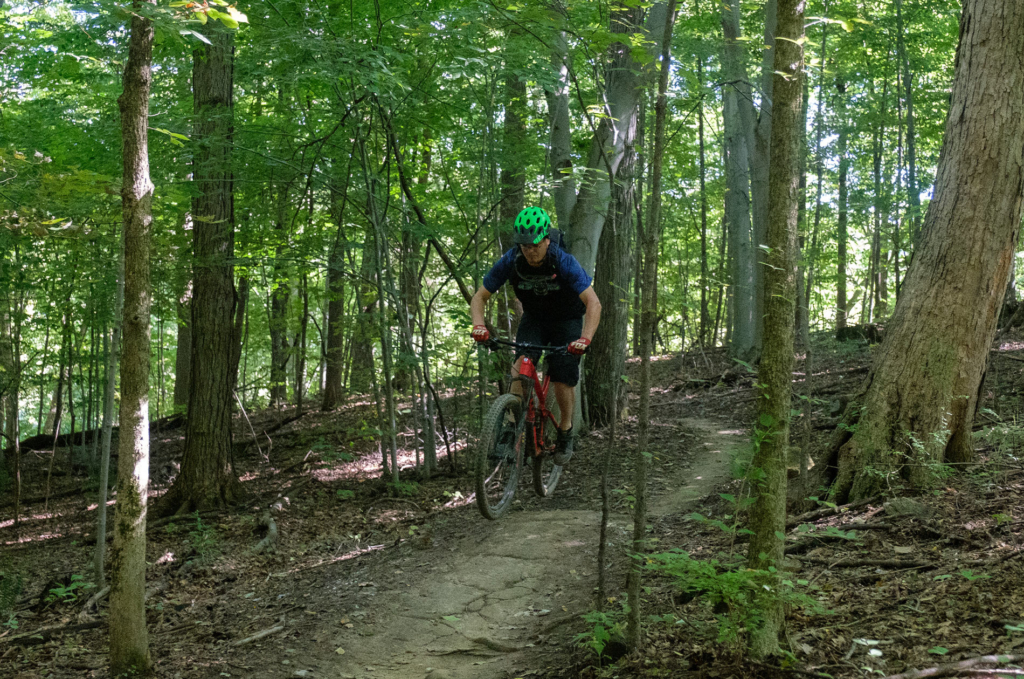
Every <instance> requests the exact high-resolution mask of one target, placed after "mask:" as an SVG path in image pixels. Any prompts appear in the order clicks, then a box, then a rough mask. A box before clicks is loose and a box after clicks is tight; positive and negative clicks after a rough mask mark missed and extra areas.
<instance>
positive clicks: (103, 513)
mask: <svg viewBox="0 0 1024 679" xmlns="http://www.w3.org/2000/svg"><path fill="white" fill-rule="evenodd" d="M118 250H119V252H118V255H117V292H115V293H114V327H113V328H112V329H111V332H110V340H109V342H110V345H109V347H108V346H107V342H108V339H107V335H106V334H104V335H103V344H104V347H105V349H106V351H105V352H104V353H106V355H107V367H106V382H107V384H106V388H105V390H104V392H103V433H102V443H101V445H100V487H99V490H98V493H99V500H98V502H97V506H96V535H106V534H107V492H108V490H109V488H110V447H111V439H112V438H113V430H114V391H115V390H116V389H117V372H118V369H119V367H120V365H121V364H120V358H121V316H122V310H123V308H124V247H123V246H122V247H120V248H118ZM106 554H107V541H106V540H105V539H104V540H96V551H95V552H94V553H93V570H94V573H95V575H96V582H97V584H98V585H99V586H101V587H102V586H103V584H104V583H105V582H106V580H107V576H106V571H105V561H106Z"/></svg>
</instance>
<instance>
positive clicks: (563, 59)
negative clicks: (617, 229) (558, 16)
mask: <svg viewBox="0 0 1024 679" xmlns="http://www.w3.org/2000/svg"><path fill="white" fill-rule="evenodd" d="M551 11H552V12H555V10H554V9H552V10H551ZM568 58H569V46H568V44H567V43H566V39H565V33H564V32H561V31H559V32H556V33H555V35H554V36H553V38H552V54H551V65H552V67H553V68H554V69H555V72H556V73H557V74H558V77H557V78H556V80H555V82H556V85H555V87H554V88H553V89H550V90H545V92H544V94H545V96H546V97H547V102H548V117H549V118H550V121H551V137H550V141H549V146H548V162H549V164H550V171H551V181H552V183H553V188H552V191H551V192H552V196H553V197H554V199H555V217H556V220H557V223H558V226H559V227H560V228H561V229H562V230H565V229H567V228H568V226H569V218H570V215H571V214H572V209H573V207H574V206H575V205H576V180H575V179H573V176H572V128H571V125H570V120H569V65H568Z"/></svg>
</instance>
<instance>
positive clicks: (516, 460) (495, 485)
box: [476, 394, 525, 520]
mask: <svg viewBox="0 0 1024 679" xmlns="http://www.w3.org/2000/svg"><path fill="white" fill-rule="evenodd" d="M522 413H523V404H522V401H521V400H520V399H519V397H518V396H516V395H515V394H504V395H502V396H499V397H498V398H497V399H496V400H495V401H494V403H492V404H491V409H490V410H488V411H487V416H486V417H485V418H484V426H483V431H482V432H481V435H480V449H479V451H478V453H477V463H476V506H477V507H478V508H479V509H480V513H481V514H483V515H484V517H485V518H488V519H491V520H494V519H497V518H499V517H501V516H502V515H503V514H504V513H505V512H507V511H508V510H509V507H511V506H512V499H513V498H514V497H515V494H516V484H518V483H519V469H520V467H521V466H522V463H523V438H524V437H523V434H524V427H525V422H524V418H523V417H522Z"/></svg>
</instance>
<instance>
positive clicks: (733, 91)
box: [722, 0, 757, 361]
mask: <svg viewBox="0 0 1024 679" xmlns="http://www.w3.org/2000/svg"><path fill="white" fill-rule="evenodd" d="M722 33H723V35H724V38H725V40H724V46H723V48H722V69H723V71H724V76H725V81H726V84H725V85H724V87H723V89H722V99H723V118H724V123H725V182H726V192H725V221H726V222H727V223H728V228H729V274H730V279H731V282H732V284H731V286H730V290H729V299H730V310H731V313H730V314H729V320H730V328H731V330H730V332H729V340H730V342H729V346H730V351H731V353H732V355H733V356H735V357H736V358H739V359H740V360H744V361H749V360H751V359H752V358H754V356H755V354H756V353H757V337H756V330H757V322H756V321H755V319H754V315H755V313H756V306H755V299H754V287H755V283H754V268H755V259H756V255H755V253H754V242H753V240H752V233H751V224H750V149H749V146H748V143H749V139H750V138H749V135H747V133H746V131H745V129H744V125H745V124H747V122H746V121H745V116H743V115H742V110H743V109H744V108H746V107H747V106H748V105H747V103H746V102H747V100H749V99H750V96H751V88H750V83H749V82H748V81H747V76H746V72H745V69H744V67H743V62H744V49H745V48H744V46H743V43H742V42H741V41H740V37H741V35H740V3H739V0H729V2H727V3H723V4H722Z"/></svg>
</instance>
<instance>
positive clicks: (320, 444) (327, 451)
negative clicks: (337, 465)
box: [309, 436, 355, 462]
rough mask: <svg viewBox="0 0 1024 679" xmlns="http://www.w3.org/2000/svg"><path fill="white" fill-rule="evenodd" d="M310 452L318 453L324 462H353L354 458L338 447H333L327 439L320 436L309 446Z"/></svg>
mask: <svg viewBox="0 0 1024 679" xmlns="http://www.w3.org/2000/svg"><path fill="white" fill-rule="evenodd" d="M309 449H310V451H312V452H314V453H316V454H317V455H318V456H319V457H320V459H321V460H323V461H324V462H351V461H352V460H353V459H355V458H353V456H352V454H351V453H349V452H346V451H344V450H342V449H341V448H339V447H338V446H335V445H332V444H331V443H330V442H329V441H328V440H327V439H326V438H325V437H323V436H318V437H316V438H315V439H313V442H312V443H310V444H309Z"/></svg>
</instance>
